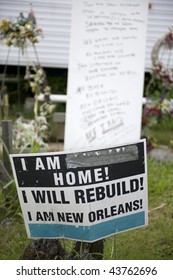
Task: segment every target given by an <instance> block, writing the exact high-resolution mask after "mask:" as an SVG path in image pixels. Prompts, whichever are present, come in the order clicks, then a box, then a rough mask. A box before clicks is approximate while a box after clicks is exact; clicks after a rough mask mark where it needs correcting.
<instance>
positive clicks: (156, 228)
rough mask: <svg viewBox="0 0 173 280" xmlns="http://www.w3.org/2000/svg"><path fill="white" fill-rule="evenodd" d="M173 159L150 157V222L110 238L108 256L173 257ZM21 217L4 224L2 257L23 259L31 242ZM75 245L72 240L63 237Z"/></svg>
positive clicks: (0, 244) (1, 229)
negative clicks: (161, 160)
mask: <svg viewBox="0 0 173 280" xmlns="http://www.w3.org/2000/svg"><path fill="white" fill-rule="evenodd" d="M172 170H173V162H167V163H163V162H158V161H155V160H152V159H150V158H149V159H148V194H149V225H148V226H146V227H142V228H139V229H136V230H131V231H128V232H124V233H119V234H117V235H116V236H115V235H114V236H112V237H109V238H106V240H105V247H104V259H108V260H109V259H121V260H126V259H127V260H128V259H129V260H130V259H132V260H135V259H136V260H137V259H149V260H150V259H151V260H152V259H154V260H159V259H163V260H167V259H170V260H171V259H173V247H172V244H173V234H172V233H173V172H172ZM31 241H32V240H29V239H28V238H27V236H26V231H25V226H24V224H23V222H22V219H21V218H20V217H18V216H17V217H16V218H15V220H14V221H13V223H12V224H11V225H3V226H2V225H1V226H0V259H1V260H2V259H6V260H7V259H12V260H13V259H19V258H20V257H21V255H22V253H23V250H24V248H25V247H26V246H27V245H28V244H29V243H30V242H31ZM62 243H63V244H65V246H66V247H68V244H69V246H70V247H71V243H72V242H71V241H65V242H64V241H63V240H62Z"/></svg>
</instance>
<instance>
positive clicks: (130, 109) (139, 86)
mask: <svg viewBox="0 0 173 280" xmlns="http://www.w3.org/2000/svg"><path fill="white" fill-rule="evenodd" d="M147 3H148V1H147V0H142V1H141V0H116V1H115V0H73V1H72V21H71V43H70V57H69V68H68V94H67V110H66V129H65V150H68V149H76V147H77V148H84V149H85V148H88V147H94V148H98V147H100V148H101V147H104V146H112V145H115V144H116V145H119V144H122V143H124V141H126V143H129V142H131V141H138V140H139V139H140V132H141V111H142V95H143V83H144V59H145V41H146V25H147V22H146V19H147V9H148V7H147Z"/></svg>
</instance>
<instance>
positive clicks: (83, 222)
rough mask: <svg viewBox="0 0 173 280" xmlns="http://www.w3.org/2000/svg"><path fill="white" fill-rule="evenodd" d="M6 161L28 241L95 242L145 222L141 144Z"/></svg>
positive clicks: (14, 156)
mask: <svg viewBox="0 0 173 280" xmlns="http://www.w3.org/2000/svg"><path fill="white" fill-rule="evenodd" d="M10 159H11V163H12V168H13V173H14V177H15V182H16V186H17V191H18V196H19V200H20V203H21V208H22V212H23V216H24V221H25V225H26V230H27V234H28V237H30V238H67V239H74V240H81V241H88V242H93V241H96V240H99V239H101V238H104V237H106V236H110V235H112V234H116V233H119V232H122V231H127V230H130V229H133V228H137V227H141V226H144V225H147V223H148V195H147V170H146V142H145V140H140V141H139V142H135V143H132V144H128V145H123V146H118V147H111V148H104V149H97V150H90V151H82V152H81V151H80V152H73V153H65V152H64V153H62V152H61V153H40V154H18V155H17V154H16V155H10Z"/></svg>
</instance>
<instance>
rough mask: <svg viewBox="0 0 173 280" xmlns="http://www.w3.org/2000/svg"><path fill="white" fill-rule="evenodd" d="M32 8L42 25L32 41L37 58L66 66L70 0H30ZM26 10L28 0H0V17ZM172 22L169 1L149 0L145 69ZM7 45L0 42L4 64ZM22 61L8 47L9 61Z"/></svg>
mask: <svg viewBox="0 0 173 280" xmlns="http://www.w3.org/2000/svg"><path fill="white" fill-rule="evenodd" d="M32 5H33V10H34V12H35V16H36V19H37V25H38V27H40V28H42V29H43V32H44V37H43V38H42V39H40V42H39V43H38V44H36V48H37V52H38V54H39V59H40V62H41V64H42V66H43V67H49V68H65V69H67V68H68V55H69V43H70V19H71V9H72V0H49V1H47V0H45V1H42V0H34V1H33V2H32ZM29 10H30V2H29V1H28V0H0V20H1V19H3V18H6V17H8V18H10V19H11V20H12V19H14V20H16V18H17V17H18V16H19V12H23V14H24V15H25V16H27V15H28V12H29ZM171 26H173V1H172V0H151V1H150V3H149V13H148V27H147V44H146V64H145V67H146V71H148V70H149V69H150V67H151V58H150V56H151V49H152V47H153V45H154V43H155V42H156V41H157V40H158V39H159V38H160V37H162V36H163V35H164V34H165V33H166V32H167V31H168V30H169V28H170V27H171ZM28 55H29V57H30V59H31V60H33V59H35V54H34V51H33V49H32V47H31V48H30V49H29V53H28ZM6 58H7V47H6V46H4V45H2V43H0V65H4V64H6ZM19 63H20V65H25V64H26V58H25V57H22V56H20V57H19V53H18V49H17V48H14V47H12V48H11V51H10V58H9V61H8V64H9V65H18V64H19Z"/></svg>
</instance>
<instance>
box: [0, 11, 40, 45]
mask: <svg viewBox="0 0 173 280" xmlns="http://www.w3.org/2000/svg"><path fill="white" fill-rule="evenodd" d="M39 36H42V29H41V28H38V27H37V26H36V19H35V16H34V12H33V10H32V7H31V11H30V13H29V14H28V16H27V17H24V15H23V13H20V14H19V16H18V18H17V21H11V20H9V19H8V18H5V19H2V20H1V21H0V39H1V40H2V41H4V43H5V44H6V45H7V46H8V47H10V46H11V45H13V46H15V47H19V48H21V49H22V50H24V48H25V47H27V43H31V44H35V43H38V37H39Z"/></svg>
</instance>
